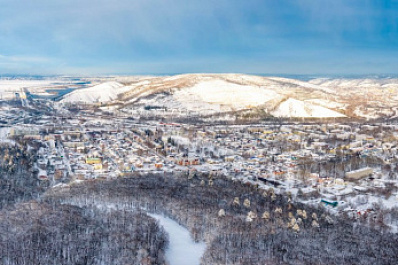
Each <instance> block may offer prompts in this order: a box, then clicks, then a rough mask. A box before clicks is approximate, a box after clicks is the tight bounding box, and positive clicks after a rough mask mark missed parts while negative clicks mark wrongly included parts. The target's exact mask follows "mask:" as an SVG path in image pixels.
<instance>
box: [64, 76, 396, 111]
mask: <svg viewBox="0 0 398 265" xmlns="http://www.w3.org/2000/svg"><path fill="white" fill-rule="evenodd" d="M118 81H120V82H123V84H126V85H122V83H120V82H118ZM102 82H104V83H100V84H99V85H96V86H93V87H90V88H85V89H78V90H75V91H74V92H72V93H70V94H68V95H66V96H65V97H64V99H63V100H62V102H85V103H100V102H102V103H105V104H106V103H110V104H112V103H116V102H117V103H118V104H117V106H116V107H117V108H119V109H120V110H122V111H125V112H126V113H130V114H131V115H138V116H140V115H142V114H143V113H145V114H144V115H146V116H150V115H153V113H157V115H158V116H162V115H163V116H164V115H166V116H167V115H169V116H175V115H176V113H178V115H183V113H185V115H188V116H189V115H191V116H192V115H193V116H209V115H210V116H211V115H218V114H220V113H221V114H223V113H224V114H225V115H239V114H238V113H237V112H242V111H247V110H250V109H253V110H255V111H256V112H257V113H263V114H264V113H268V114H270V115H274V116H279V117H313V118H316V117H317V118H322V117H329V118H330V117H345V115H347V116H349V117H366V118H370V117H374V118H377V117H385V116H386V115H390V114H391V113H392V114H391V115H395V116H397V115H398V113H397V111H396V110H398V109H397V108H395V109H394V107H395V106H397V104H398V79H321V78H318V79H313V80H310V81H302V80H296V79H291V78H282V77H264V76H253V75H245V74H184V75H176V76H157V77H153V76H152V77H136V78H133V79H128V78H127V79H126V78H123V79H120V80H118V78H117V77H113V78H112V79H111V80H106V82H105V81H102ZM367 109H368V110H369V112H367V111H366V110H367ZM386 110H389V112H387V111H386ZM391 110H392V111H391ZM387 113H390V114H387ZM391 115H390V116H391Z"/></svg>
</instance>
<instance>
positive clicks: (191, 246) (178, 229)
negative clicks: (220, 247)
mask: <svg viewBox="0 0 398 265" xmlns="http://www.w3.org/2000/svg"><path fill="white" fill-rule="evenodd" d="M148 215H149V216H151V217H152V218H155V219H156V220H158V221H159V224H160V225H161V226H163V228H164V229H165V230H166V232H167V233H168V234H169V248H168V249H167V250H166V259H167V261H168V262H169V264H170V265H186V264H190V265H196V264H198V265H199V264H200V258H201V257H202V255H203V253H204V252H205V249H206V244H205V243H203V242H201V243H195V242H194V241H193V240H192V238H191V236H190V234H189V232H188V230H187V229H185V228H184V227H183V226H181V225H179V224H178V223H177V222H175V221H174V220H172V219H170V218H167V217H164V216H162V215H157V214H149V213H148Z"/></svg>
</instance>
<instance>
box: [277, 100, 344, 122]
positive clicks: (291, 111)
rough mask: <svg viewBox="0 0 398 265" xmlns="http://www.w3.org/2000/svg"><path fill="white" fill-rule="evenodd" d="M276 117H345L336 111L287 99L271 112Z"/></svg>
mask: <svg viewBox="0 0 398 265" xmlns="http://www.w3.org/2000/svg"><path fill="white" fill-rule="evenodd" d="M272 115H274V116H276V117H300V118H301V117H303V118H333V117H336V118H337V117H345V115H343V114H341V113H338V112H336V111H333V110H330V109H327V108H324V107H321V106H317V105H314V104H311V103H309V102H304V101H301V100H297V99H293V98H289V99H288V100H286V101H284V102H282V103H281V104H280V105H279V106H278V108H277V109H276V110H275V111H274V112H272Z"/></svg>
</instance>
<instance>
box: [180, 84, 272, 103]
mask: <svg viewBox="0 0 398 265" xmlns="http://www.w3.org/2000/svg"><path fill="white" fill-rule="evenodd" d="M277 96H278V94H277V93H276V92H274V91H272V90H269V89H265V88H261V87H255V86H244V85H238V84H233V83H229V82H226V81H223V80H217V79H216V80H211V81H205V82H201V83H199V84H196V85H195V86H193V87H189V88H186V89H181V90H179V91H177V92H176V93H175V94H174V98H175V99H177V100H178V101H180V102H182V103H184V102H196V101H202V102H205V103H210V104H216V105H225V106H228V107H231V108H234V109H244V108H249V107H254V106H258V105H261V104H264V103H265V102H267V101H270V100H272V99H274V98H275V97H277Z"/></svg>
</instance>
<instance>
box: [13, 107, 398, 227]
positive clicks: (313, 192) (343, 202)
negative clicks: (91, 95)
mask: <svg viewBox="0 0 398 265" xmlns="http://www.w3.org/2000/svg"><path fill="white" fill-rule="evenodd" d="M35 123H36V124H30V125H28V126H27V125H23V126H20V125H15V126H12V127H10V128H9V129H8V131H7V137H8V139H9V140H10V141H13V142H14V143H15V144H19V145H21V146H26V147H27V149H28V150H30V149H34V150H35V162H34V164H33V166H32V171H33V172H34V173H35V175H36V177H37V178H38V179H39V180H40V181H43V182H48V183H49V184H48V185H50V186H57V185H64V184H68V183H70V182H81V181H93V180H100V179H113V178H120V177H129V176H132V175H137V174H142V173H150V172H157V173H159V172H163V173H173V174H177V175H181V176H188V177H192V176H194V175H195V174H196V173H209V174H210V175H212V176H214V177H217V175H226V176H228V177H229V178H230V179H231V180H234V181H241V182H243V183H246V184H247V185H254V186H257V187H258V188H260V189H264V190H268V189H273V190H274V191H275V192H277V193H281V194H285V193H289V194H292V195H293V196H294V198H295V199H296V200H297V201H299V202H305V203H309V204H319V203H321V204H322V205H324V206H325V207H326V208H328V209H329V210H330V211H331V212H334V213H335V214H338V213H343V212H345V213H347V214H348V215H349V216H351V217H353V218H357V217H358V216H360V215H364V214H365V215H369V214H370V215H372V214H373V215H374V214H376V212H375V211H376V208H380V205H379V207H375V205H376V204H381V205H382V208H387V209H389V208H391V207H396V206H395V205H396V202H397V200H398V195H397V188H398V178H397V173H398V167H397V162H398V154H397V148H398V147H397V142H398V125H391V124H384V123H379V124H361V123H352V124H350V123H348V124H340V123H323V124H320V123H316V122H312V123H311V122H309V123H305V124H300V123H285V124H257V125H210V126H206V125H201V124H199V125H198V124H196V125H195V124H182V123H167V122H156V121H149V122H145V123H138V122H137V121H136V120H133V119H129V118H125V117H124V118H123V117H121V116H119V117H112V116H107V115H104V114H102V113H91V114H90V111H88V112H87V111H80V112H78V114H77V115H75V116H74V117H63V116H59V117H58V116H45V115H43V116H40V118H38V119H37V120H35ZM386 221H388V219H387V220H386ZM389 222H390V223H389V225H390V226H391V228H392V229H394V230H395V229H396V226H397V223H395V221H394V220H389Z"/></svg>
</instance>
